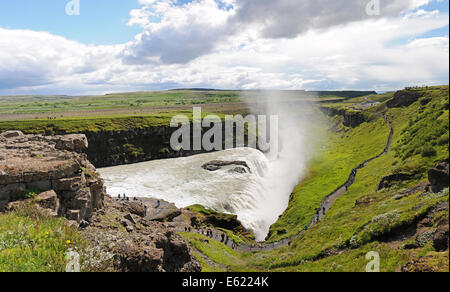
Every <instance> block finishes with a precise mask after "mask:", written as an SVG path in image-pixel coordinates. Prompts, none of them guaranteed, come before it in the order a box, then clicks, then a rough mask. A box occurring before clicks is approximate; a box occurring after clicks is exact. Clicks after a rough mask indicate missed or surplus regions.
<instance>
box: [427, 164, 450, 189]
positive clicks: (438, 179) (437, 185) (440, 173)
mask: <svg viewBox="0 0 450 292" xmlns="http://www.w3.org/2000/svg"><path fill="white" fill-rule="evenodd" d="M428 180H429V181H430V184H431V189H432V191H433V192H434V193H439V192H440V191H442V190H443V189H445V188H448V187H449V162H448V159H447V160H446V161H444V162H442V163H439V164H438V165H436V166H435V167H434V168H432V169H430V170H429V171H428Z"/></svg>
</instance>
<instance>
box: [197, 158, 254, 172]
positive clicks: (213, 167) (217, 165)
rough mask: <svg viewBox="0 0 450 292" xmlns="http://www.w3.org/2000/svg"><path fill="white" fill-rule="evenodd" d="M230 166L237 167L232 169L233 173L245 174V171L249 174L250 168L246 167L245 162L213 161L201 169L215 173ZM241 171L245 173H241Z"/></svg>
mask: <svg viewBox="0 0 450 292" xmlns="http://www.w3.org/2000/svg"><path fill="white" fill-rule="evenodd" d="M230 165H236V166H238V167H236V168H234V169H233V171H235V172H237V173H246V172H247V170H248V172H250V173H251V170H250V167H249V166H248V164H247V162H245V161H220V160H214V161H211V162H208V163H205V164H203V165H202V168H203V169H205V170H208V171H217V170H219V169H221V168H222V167H225V166H230ZM243 171H246V172H243Z"/></svg>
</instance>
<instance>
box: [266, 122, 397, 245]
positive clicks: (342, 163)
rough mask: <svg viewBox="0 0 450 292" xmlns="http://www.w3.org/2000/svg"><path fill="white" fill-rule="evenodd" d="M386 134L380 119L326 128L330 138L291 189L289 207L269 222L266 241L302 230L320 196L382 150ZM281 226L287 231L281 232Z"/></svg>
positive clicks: (316, 206) (332, 188) (322, 196)
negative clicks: (335, 129) (344, 128)
mask: <svg viewBox="0 0 450 292" xmlns="http://www.w3.org/2000/svg"><path fill="white" fill-rule="evenodd" d="M388 135H389V127H388V126H387V125H386V123H385V122H384V121H383V120H382V119H376V120H375V121H373V122H370V123H364V124H362V125H361V126H359V127H358V128H356V129H353V130H347V132H338V133H336V132H335V133H333V132H329V140H328V141H327V144H326V145H324V147H323V148H322V149H320V150H319V151H320V153H319V154H318V157H317V158H316V159H315V160H314V161H312V163H311V167H310V171H309V175H308V176H307V178H306V179H304V180H303V181H302V183H301V184H300V185H298V186H297V188H296V189H295V190H294V192H293V194H292V196H291V201H290V203H289V207H288V209H287V210H286V211H285V212H284V214H283V215H282V216H281V217H280V219H279V220H278V221H277V222H276V223H275V224H274V225H273V226H272V228H271V237H270V238H269V241H278V240H280V239H282V238H284V237H289V236H292V235H295V234H297V233H298V232H299V231H301V230H302V229H303V228H304V227H305V226H306V225H307V224H308V223H309V221H310V220H311V218H312V217H313V216H314V213H315V209H316V208H318V207H319V206H320V204H321V202H322V200H323V199H324V198H325V197H326V196H327V195H328V194H330V193H331V192H333V191H334V190H335V189H336V188H337V187H338V186H340V185H342V184H343V183H344V182H345V181H346V180H347V179H348V176H349V174H350V172H351V170H352V169H354V168H355V167H357V166H358V165H360V164H361V163H362V162H363V161H365V160H367V159H369V158H371V157H373V156H375V155H376V154H378V153H381V152H382V151H383V149H384V147H385V146H386V142H387V139H388ZM282 230H288V231H287V233H285V234H283V232H280V231H282Z"/></svg>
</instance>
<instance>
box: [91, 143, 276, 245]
mask: <svg viewBox="0 0 450 292" xmlns="http://www.w3.org/2000/svg"><path fill="white" fill-rule="evenodd" d="M215 160H219V161H245V162H246V163H247V165H248V168H249V171H247V172H246V173H240V172H236V171H233V169H234V168H236V165H229V166H225V167H222V168H221V169H219V170H216V171H208V170H205V169H203V168H202V165H204V164H205V163H208V162H211V161H215ZM99 172H100V174H101V176H102V177H103V178H104V179H105V184H106V187H107V191H108V194H110V195H112V196H117V195H118V194H124V193H125V194H127V195H128V196H130V197H151V198H159V199H163V200H166V201H169V202H173V203H175V204H176V206H177V207H179V208H183V207H187V206H190V205H194V204H201V205H203V206H205V207H207V208H211V209H214V210H216V211H218V212H223V213H229V214H236V215H237V216H238V219H239V220H240V221H241V222H242V224H243V225H244V227H246V228H247V229H249V230H251V231H252V232H253V233H254V234H255V236H256V238H257V239H258V240H264V238H265V236H266V234H267V232H268V230H269V227H270V225H271V224H272V223H274V222H275V220H276V218H275V219H274V218H273V216H269V219H268V213H271V212H268V211H267V206H266V204H267V202H268V201H269V202H272V201H273V200H271V199H270V198H268V194H269V192H268V191H267V189H266V188H267V187H268V185H267V184H266V182H265V178H266V176H267V175H268V174H270V161H269V160H268V159H267V158H266V157H265V155H264V154H263V153H262V152H260V151H258V150H255V149H250V148H238V149H229V150H225V151H220V152H214V153H207V154H200V155H195V156H191V157H183V158H175V159H166V160H156V161H149V162H144V163H138V164H132V165H122V166H115V167H109V168H102V169H99ZM281 212H282V211H281ZM278 215H279V214H278ZM278 215H276V216H275V217H277V216H278Z"/></svg>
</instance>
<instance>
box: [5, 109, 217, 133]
mask: <svg viewBox="0 0 450 292" xmlns="http://www.w3.org/2000/svg"><path fill="white" fill-rule="evenodd" d="M176 115H185V116H187V117H188V118H190V119H191V120H192V111H173V112H167V113H160V114H150V115H143V116H102V117H79V118H59V119H55V120H48V119H36V120H22V121H0V132H3V131H8V130H20V131H22V132H24V133H26V134H45V135H58V134H59V135H61V134H71V133H86V132H94V133H97V132H112V131H115V132H120V131H128V130H131V129H145V128H150V127H168V126H170V122H171V120H172V117H174V116H176ZM207 115H209V114H208V113H206V112H202V117H203V118H204V117H205V116H207ZM219 117H220V118H223V117H224V116H223V115H219Z"/></svg>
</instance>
